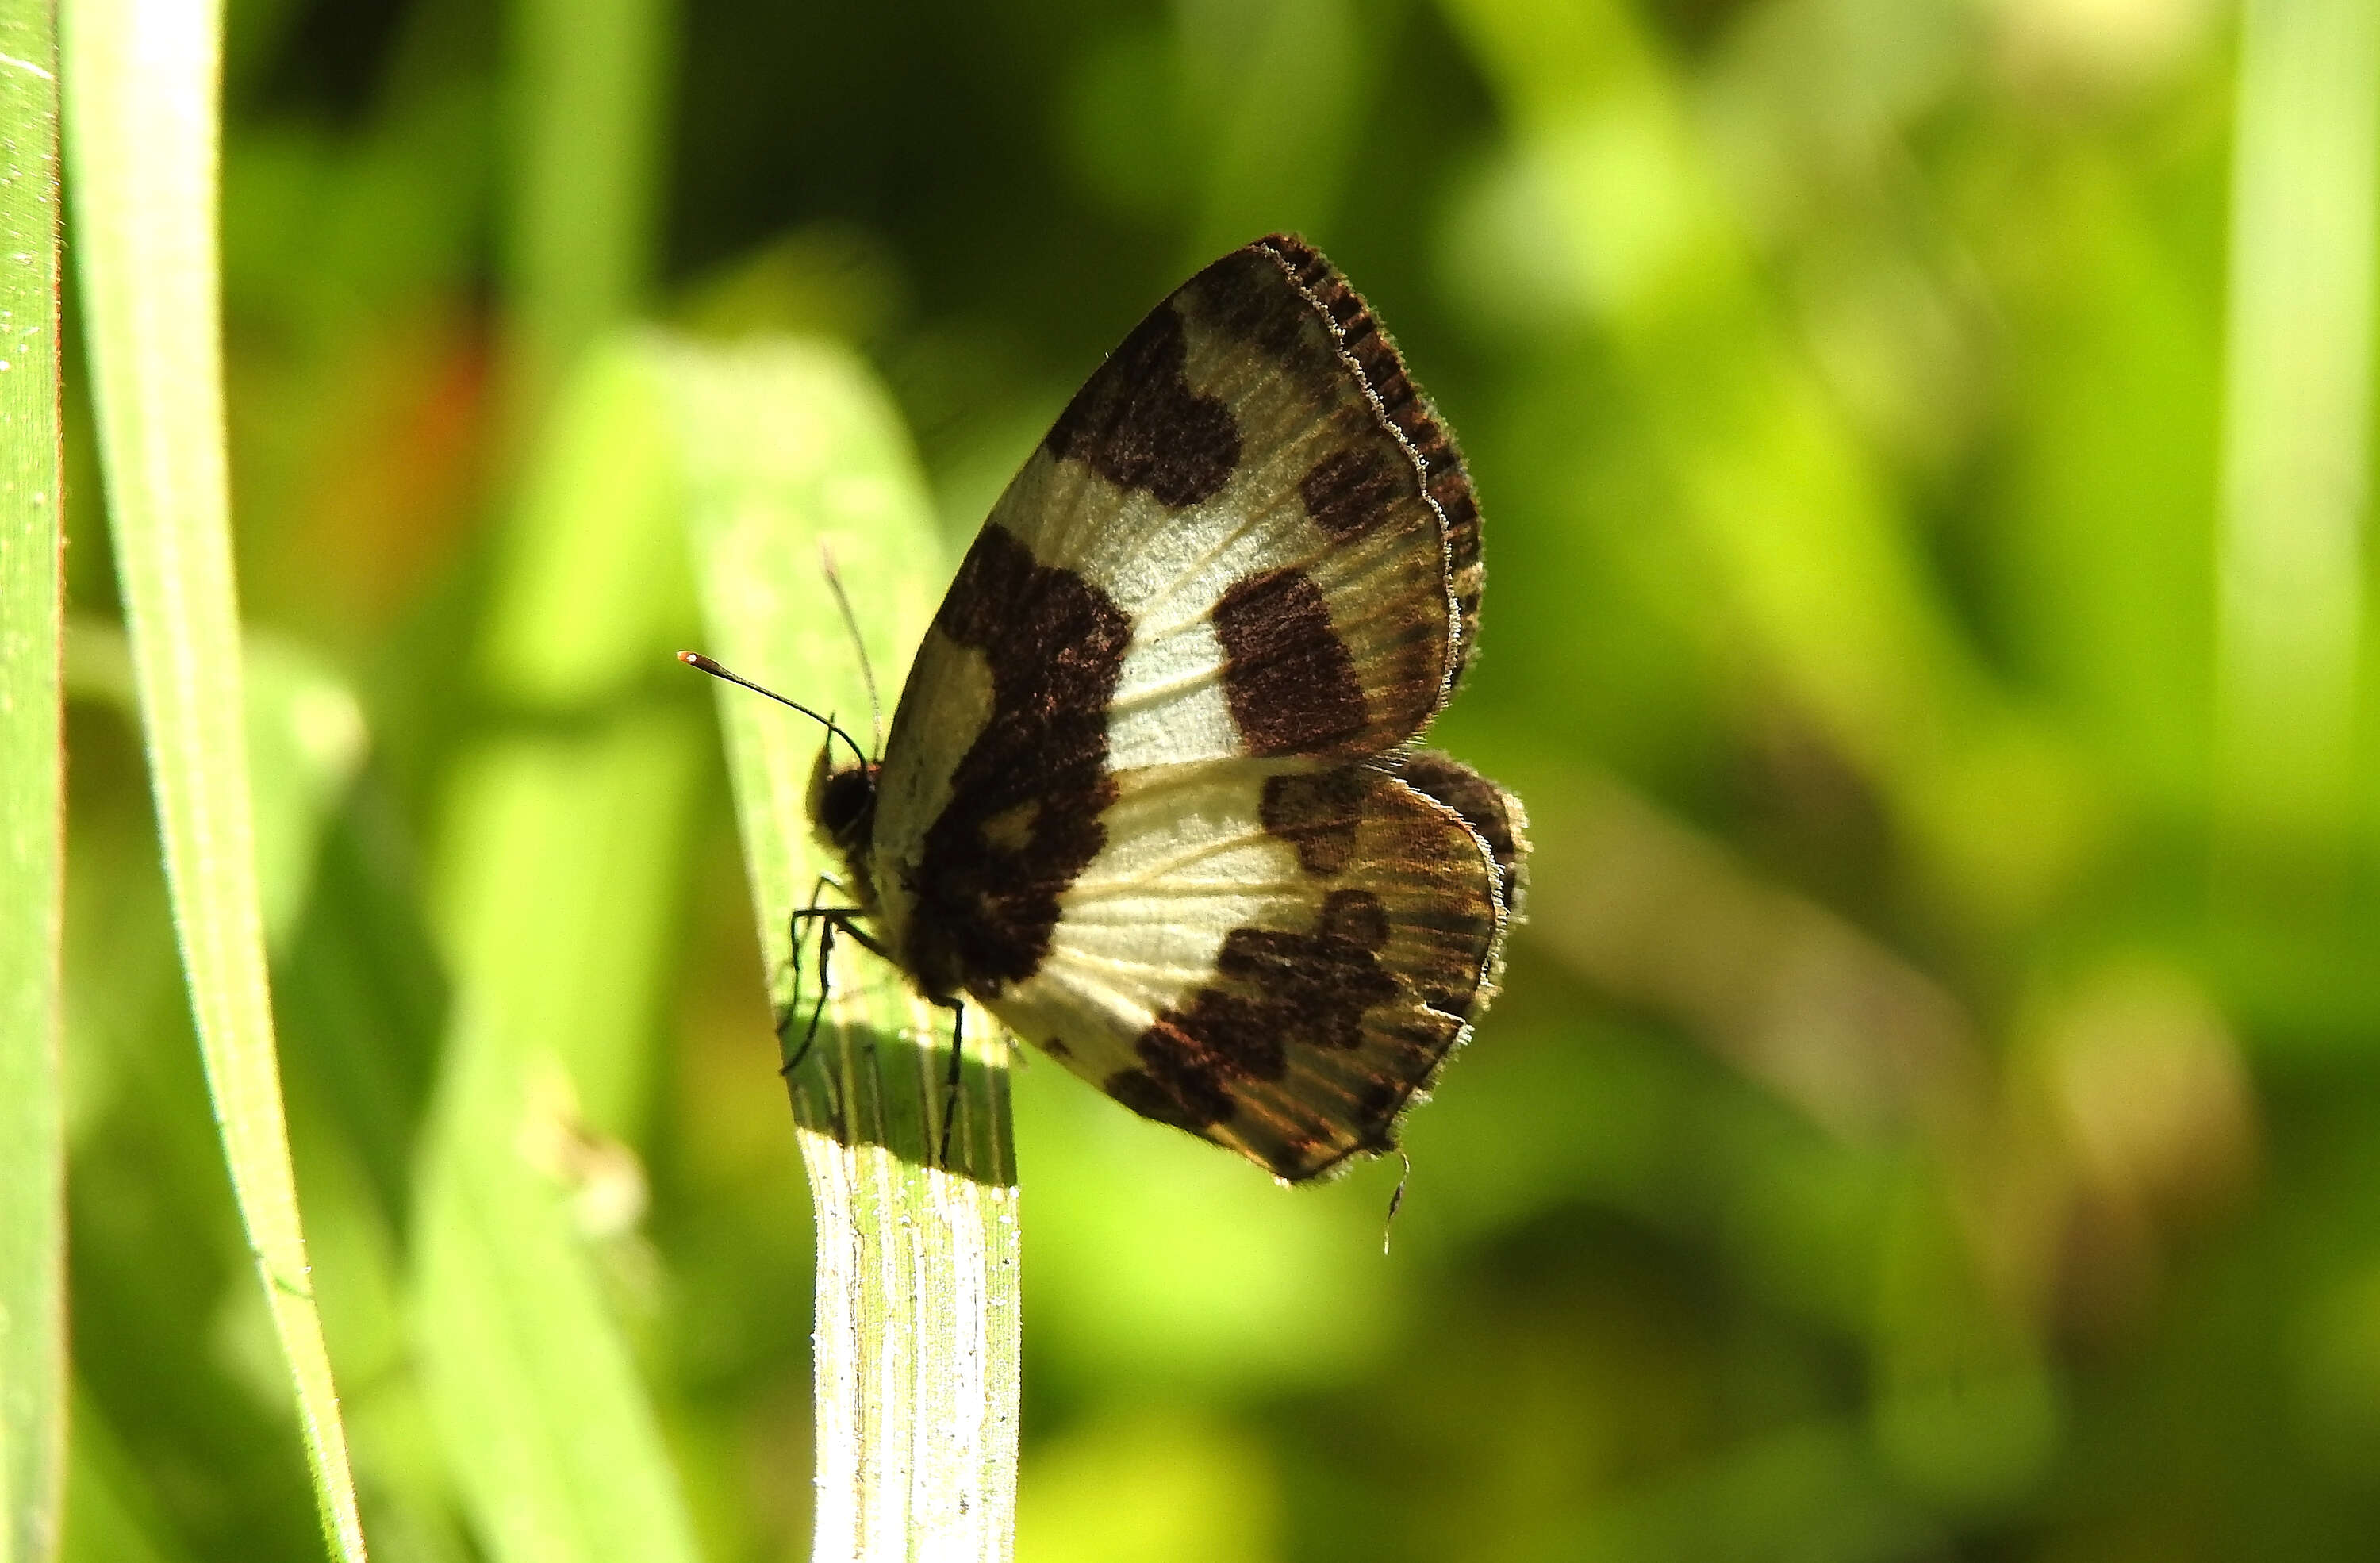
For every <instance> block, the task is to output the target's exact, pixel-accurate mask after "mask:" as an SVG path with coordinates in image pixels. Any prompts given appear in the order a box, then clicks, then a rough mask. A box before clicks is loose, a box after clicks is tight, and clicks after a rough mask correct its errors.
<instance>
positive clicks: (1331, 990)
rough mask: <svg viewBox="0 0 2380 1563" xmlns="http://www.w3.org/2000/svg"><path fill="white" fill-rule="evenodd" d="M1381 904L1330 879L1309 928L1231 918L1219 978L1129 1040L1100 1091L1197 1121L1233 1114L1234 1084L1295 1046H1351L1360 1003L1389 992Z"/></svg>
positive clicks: (1276, 1074)
mask: <svg viewBox="0 0 2380 1563" xmlns="http://www.w3.org/2000/svg"><path fill="white" fill-rule="evenodd" d="M1388 942H1389V916H1388V913H1387V911H1386V910H1385V909H1384V908H1383V907H1382V906H1381V905H1380V902H1379V898H1378V897H1377V896H1375V895H1372V894H1371V893H1369V892H1368V891H1332V892H1331V893H1330V898H1329V899H1328V900H1326V901H1325V902H1324V903H1322V917H1321V920H1320V922H1319V923H1318V926H1317V927H1316V928H1315V930H1314V931H1313V932H1312V933H1310V934H1293V933H1282V932H1280V931H1278V930H1275V929H1270V928H1233V930H1232V931H1231V933H1230V934H1229V935H1228V936H1227V937H1226V938H1225V939H1224V940H1223V949H1222V952H1221V953H1220V955H1218V956H1217V957H1216V960H1215V973H1216V976H1217V978H1218V979H1219V983H1220V986H1216V987H1202V988H1200V989H1199V990H1198V992H1197V993H1196V996H1194V997H1193V998H1192V999H1191V1000H1190V1002H1189V1004H1188V1005H1187V1006H1186V1007H1184V1008H1182V1009H1174V1010H1168V1011H1166V1012H1164V1013H1163V1014H1161V1015H1160V1016H1158V1017H1157V1019H1156V1020H1155V1021H1153V1022H1151V1023H1150V1024H1149V1027H1148V1029H1147V1031H1144V1032H1142V1033H1141V1034H1140V1038H1139V1040H1138V1041H1137V1042H1135V1044H1134V1048H1133V1050H1134V1051H1135V1052H1136V1053H1138V1054H1139V1055H1140V1060H1141V1067H1140V1068H1139V1069H1138V1070H1127V1071H1124V1072H1122V1073H1119V1074H1116V1075H1113V1076H1111V1077H1110V1079H1109V1080H1108V1083H1107V1088H1108V1094H1109V1095H1111V1096H1112V1097H1115V1098H1116V1099H1117V1100H1118V1101H1121V1102H1123V1104H1124V1105H1125V1106H1127V1107H1129V1108H1131V1109H1133V1110H1134V1111H1135V1112H1137V1113H1139V1114H1141V1115H1142V1116H1143V1117H1146V1118H1154V1119H1156V1120H1158V1121H1160V1122H1162V1123H1172V1124H1177V1125H1180V1126H1181V1127H1184V1128H1188V1129H1204V1128H1207V1127H1209V1126H1210V1125H1213V1124H1217V1123H1220V1122H1222V1121H1224V1120H1226V1119H1228V1118H1230V1117H1231V1116H1232V1110H1233V1107H1232V1084H1233V1082H1235V1081H1240V1080H1279V1079H1280V1078H1281V1076H1282V1075H1283V1074H1285V1073H1287V1072H1288V1069H1289V1057H1288V1055H1289V1049H1290V1048H1296V1047H1305V1048H1334V1049H1342V1050H1344V1049H1353V1048H1360V1047H1362V1046H1363V1043H1364V1024H1363V1023H1364V1012H1365V1011H1366V1010H1369V1009H1371V1008H1373V1007H1375V1006H1376V1005H1380V1004H1385V1003H1387V1002H1388V1001H1389V1000H1391V999H1393V998H1395V997H1396V996H1397V984H1396V979H1395V978H1393V977H1391V976H1390V975H1389V974H1388V973H1387V972H1385V971H1383V970H1381V969H1380V963H1379V952H1380V951H1381V950H1382V949H1383V948H1384V947H1385V946H1386V945H1387V944H1388Z"/></svg>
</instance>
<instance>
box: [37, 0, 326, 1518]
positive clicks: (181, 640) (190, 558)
mask: <svg viewBox="0 0 2380 1563" xmlns="http://www.w3.org/2000/svg"><path fill="white" fill-rule="evenodd" d="M60 31H61V43H62V50H61V53H62V57H63V59H64V62H65V68H64V71H63V73H62V74H63V75H64V77H65V79H66V80H67V83H68V84H69V89H70V90H69V91H68V93H67V101H66V109H67V118H66V127H67V157H68V163H69V171H70V176H71V180H70V183H71V188H72V189H73V191H74V200H75V221H76V231H77V253H78V257H79V263H80V266H81V278H82V286H83V301H84V309H85V312H86V316H87V320H88V322H89V331H90V337H91V372H92V383H93V402H94V404H95V406H96V407H97V409H98V414H99V428H100V442H101V454H102V460H103V464H104V467H105V472H106V478H107V491H108V497H109V502H110V503H109V508H110V515H111V520H112V522H113V525H114V528H115V551H116V563H117V569H118V571H119V573H120V576H121V584H122V592H123V598H124V604H125V612H126V618H127V624H128V630H129V632H130V636H131V641H132V653H133V662H134V671H135V677H136V681H137V683H138V685H139V687H140V708H141V712H142V717H143V723H144V728H145V732H146V737H147V743H148V749H149V757H150V770H151V779H152V785H153V786H154V788H155V791H156V797H157V814H158V822H159V830H160V834H161V835H162V837H163V839H164V851H165V864H166V874H167V878H168V881H169V884H170V887H171V891H172V896H173V903H174V920H175V927H176V932H177V935H178V938H179V939H180V943H181V949H182V961H183V965H184V968H185V970H186V972H187V973H188V978H189V987H190V998H191V1004H192V1008H193V1010H194V1011H195V1012H196V1016H197V1021H198V1031H199V1038H200V1052H201V1055H202V1057H203V1059H204V1061H205V1065H206V1073H207V1083H208V1088H209V1090H210V1092H211V1093H212V1097H213V1103H214V1112H215V1118H216V1121H217V1123H218V1124H219V1125H220V1127H221V1130H222V1134H223V1144H224V1154H225V1161H226V1162H227V1164H228V1166H229V1169H230V1172H231V1181H232V1187H233V1191H234V1193H235V1194H236V1196H237V1200H238V1203H239V1210H240V1218H241V1220H242V1222H243V1224H244V1225H245V1227H246V1229H247V1232H248V1238H249V1245H250V1248H251V1250H252V1252H253V1254H254V1255H255V1259H256V1265H257V1271H258V1276H259V1279H260V1280H261V1283H262V1285H263V1287H264V1291H265V1298H266V1302H267V1303H268V1304H269V1306H270V1308H271V1311H272V1315H273V1327H274V1330H275V1333H276V1335H277V1336H278V1339H279V1341H280V1346H281V1350H282V1353H283V1356H284V1358H285V1361H286V1363H287V1364H288V1368H289V1372H290V1377H291V1381H292V1385H293V1387H294V1390H295V1393H296V1397H297V1412H298V1419H299V1423H300V1425H301V1428H302V1430H303V1434H304V1438H305V1443H306V1453H307V1460H308V1463H309V1466H310V1471H311V1473H312V1476H313V1482H314V1491H315V1496H316V1500H317V1503H318V1504H319V1506H320V1508H321V1515H322V1528H323V1532H324V1534H325V1536H326V1537H327V1538H328V1540H329V1542H330V1544H331V1546H332V1548H333V1550H334V1552H335V1553H336V1554H337V1555H339V1556H340V1557H346V1558H350V1559H361V1558H362V1557H363V1556H364V1543H363V1532H362V1528H361V1525H360V1524H359V1522H358V1520H357V1515H356V1500H355V1490H354V1482H353V1478H352V1476H351V1474H350V1472H349V1470H348V1461H347V1449H346V1434H345V1431H344V1429H343V1428H342V1426H341V1424H340V1420H339V1407H338V1399H337V1396H336V1393H335V1391H334V1387H333V1384H332V1379H331V1364H330V1358H329V1354H328V1352H327V1351H326V1350H325V1349H324V1346H323V1342H322V1321H321V1319H320V1317H319V1315H317V1313H316V1310H315V1306H314V1301H313V1296H312V1292H311V1290H310V1282H309V1275H308V1267H307V1263H306V1248H305V1238H304V1235H303V1232H302V1230H301V1229H300V1226H299V1221H298V1214H297V1191H296V1188H295V1185H294V1181H293V1179H292V1177H291V1172H290V1165H289V1148H288V1137H287V1133H286V1128H285V1123H284V1121H283V1115H282V1103H281V1095H280V1085H279V1079H278V1069H277V1064H276V1060H275V1057H274V1048H273V1012H272V1004H271V1000H270V996H269V986H268V978H267V974H266V966H265V949H264V932H263V923H262V916H261V910H260V903H259V892H258V887H257V863H256V842H255V830H254V822H253V818H252V808H251V802H250V797H249V775H248V756H247V750H246V745H245V735H244V733H243V729H242V711H243V709H244V705H243V697H242V684H241V674H240V641H239V618H238V611H237V605H236V603H235V600H234V591H233V581H232V565H231V529H230V496H229V489H228V482H227V479H226V475H225V453H224V416H223V392H222V385H223V370H222V344H221V331H220V327H219V323H218V320H217V309H218V303H217V273H218V267H217V260H216V251H215V206H216V201H215V193H216V173H217V168H216V148H217V126H216V113H215V91H216V83H217V75H218V70H219V67H220V62H221V18H220V16H219V13H218V12H217V11H216V9H215V8H214V7H212V6H204V5H188V4H174V3H171V0H68V3H67V5H65V6H63V7H62V11H61V16H60Z"/></svg>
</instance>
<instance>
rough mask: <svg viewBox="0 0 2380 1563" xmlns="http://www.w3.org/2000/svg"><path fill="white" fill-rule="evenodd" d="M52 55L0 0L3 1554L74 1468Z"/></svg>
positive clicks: (22, 1547)
mask: <svg viewBox="0 0 2380 1563" xmlns="http://www.w3.org/2000/svg"><path fill="white" fill-rule="evenodd" d="M56 67H57V35H56V28H55V15H54V13H53V11H52V9H51V6H49V4H48V3H47V0H0V885H6V887H7V892H6V895H5V896H0V1563H44V1560H46V1559H47V1558H49V1557H51V1556H52V1555H53V1554H54V1552H55V1548H56V1545H57V1538H58V1514H59V1505H60V1503H61V1501H62V1498H63V1495H64V1485H65V1472H66V1459H65V1449H66V1426H67V1421H66V1222H65V1210H64V1205H63V1195H64V1191H65V1185H66V1147H65V1136H64V1130H63V1127H62V1109H61V1104H60V1100H59V1093H60V1080H59V1073H58V1047H59V1030H60V1025H61V1020H60V1003H61V987H60V972H59V950H60V941H61V939H63V937H64V932H65V929H64V911H63V908H64V903H63V895H64V890H65V866H66V830H65V817H64V813H63V806H64V787H63V783H62V774H63V769H64V766H63V762H64V757H65V751H64V730H63V728H62V726H61V722H60V715H61V708H60V704H59V698H60V685H59V679H60V667H61V661H62V658H61V653H62V649H63V646H64V639H63V628H64V623H65V620H64V614H63V599H62V585H63V575H62V572H61V568H60V549H61V546H62V544H63V541H64V533H63V530H62V528H61V526H60V520H59V517H60V508H59V493H58V478H59V465H60V453H59V448H58V169H57V162H58V81H57V69H56Z"/></svg>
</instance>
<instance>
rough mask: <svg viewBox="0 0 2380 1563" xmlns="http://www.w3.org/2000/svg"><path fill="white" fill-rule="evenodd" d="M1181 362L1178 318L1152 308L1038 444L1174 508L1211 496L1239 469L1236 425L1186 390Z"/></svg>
mask: <svg viewBox="0 0 2380 1563" xmlns="http://www.w3.org/2000/svg"><path fill="white" fill-rule="evenodd" d="M1188 362H1189V348H1188V345H1187V344H1186V342H1185V341H1184V336H1183V330H1182V317H1181V316H1180V315H1179V314H1178V313H1176V312H1175V311H1174V309H1173V306H1172V304H1171V303H1170V302H1169V303H1164V304H1160V305H1159V306H1158V307H1157V308H1156V309H1151V310H1150V311H1149V312H1148V314H1147V316H1146V317H1145V318H1144V319H1143V320H1142V321H1141V322H1140V324H1138V325H1136V326H1135V327H1133V329H1132V334H1131V335H1130V336H1127V337H1125V338H1124V339H1123V345H1122V346H1120V347H1118V348H1117V349H1116V350H1115V352H1114V354H1113V355H1112V356H1111V357H1109V359H1108V361H1107V362H1106V363H1103V364H1101V365H1100V366H1099V368H1098V369H1097V370H1094V371H1093V372H1092V374H1091V378H1090V379H1089V380H1087V381H1086V382H1083V388H1082V389H1081V390H1080V391H1077V392H1075V399H1074V400H1073V401H1071V402H1069V403H1067V404H1066V410H1065V411H1064V412H1062V413H1060V414H1059V415H1058V421H1057V422H1055V423H1053V424H1051V425H1050V433H1049V435H1048V437H1047V438H1046V439H1045V440H1044V441H1043V442H1042V443H1043V444H1044V445H1046V446H1047V447H1048V448H1049V451H1050V454H1051V455H1053V456H1055V457H1057V458H1058V459H1059V460H1061V461H1080V462H1083V463H1084V464H1086V465H1087V466H1089V467H1090V469H1091V470H1092V471H1094V472H1096V473H1098V474H1099V476H1100V477H1102V478H1104V479H1107V480H1108V481H1109V482H1111V483H1113V484H1115V485H1116V486H1117V487H1119V488H1123V489H1138V490H1140V491H1143V492H1144V493H1147V494H1148V495H1150V496H1152V497H1153V498H1155V499H1156V500H1157V502H1158V503H1160V504H1164V505H1168V506H1171V507H1172V508H1173V509H1175V510H1180V509H1182V508H1184V506H1187V505H1193V504H1196V503H1198V502H1199V501H1201V500H1205V499H1210V498H1212V497H1213V496H1214V494H1215V492H1216V491H1218V490H1219V489H1220V488H1221V487H1222V486H1223V485H1224V484H1225V483H1227V482H1229V481H1231V477H1232V473H1233V470H1234V469H1235V468H1237V467H1238V466H1239V465H1240V426H1239V425H1238V424H1237V423H1236V422H1234V421H1233V418H1232V409H1231V407H1230V406H1228V405H1227V404H1226V403H1224V402H1223V401H1222V400H1221V399H1220V398H1219V397H1215V396H1202V395H1200V394H1198V393H1196V391H1193V390H1192V389H1191V388H1190V381H1189V378H1188V375H1187V373H1186V372H1185V370H1186V366H1187V365H1188Z"/></svg>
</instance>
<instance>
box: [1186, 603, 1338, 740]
mask: <svg viewBox="0 0 2380 1563" xmlns="http://www.w3.org/2000/svg"><path fill="white" fill-rule="evenodd" d="M1215 636H1216V638H1217V639H1218V640H1220V641H1221V642H1222V646H1223V693H1224V697H1225V698H1226V699H1227V700H1228V701H1229V702H1230V704H1231V708H1232V720H1233V721H1234V722H1235V723H1237V724H1238V726H1239V730H1240V736H1241V737H1242V738H1244V739H1245V740H1246V743H1247V745H1248V753H1250V754H1252V755H1257V756H1266V755H1293V754H1321V753H1326V752H1328V751H1329V750H1330V749H1331V748H1332V747H1333V746H1334V745H1341V744H1344V743H1346V742H1348V741H1349V740H1351V739H1354V738H1356V737H1359V736H1361V735H1362V733H1363V731H1364V686H1363V685H1361V684H1359V683H1357V682H1356V679H1355V660H1354V658H1353V657H1351V656H1349V655H1348V652H1347V648H1346V646H1345V644H1344V643H1343V642H1342V641H1341V640H1340V638H1339V633H1338V631H1336V630H1334V629H1332V628H1331V627H1330V605H1329V604H1328V603H1326V602H1325V601H1324V600H1323V599H1322V589H1321V588H1319V587H1318V586H1316V585H1315V584H1314V582H1313V580H1312V579H1311V578H1310V577H1309V576H1307V575H1306V574H1305V571H1303V570H1270V571H1267V572H1266V573H1265V574H1263V575H1258V576H1245V577H1244V578H1242V579H1240V580H1237V581H1234V582H1233V583H1232V584H1231V586H1230V587H1228V588H1225V590H1224V592H1223V595H1222V598H1221V600H1220V601H1218V602H1217V603H1216V604H1215Z"/></svg>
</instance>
